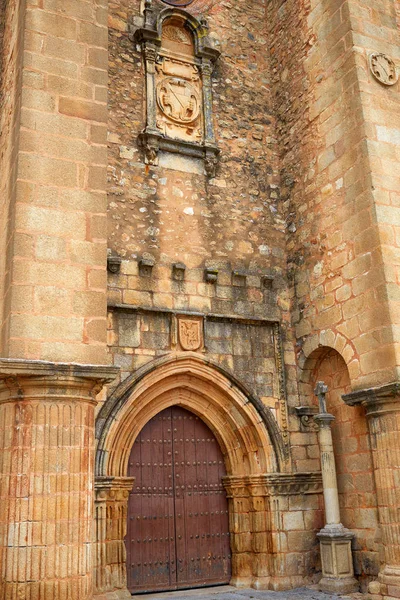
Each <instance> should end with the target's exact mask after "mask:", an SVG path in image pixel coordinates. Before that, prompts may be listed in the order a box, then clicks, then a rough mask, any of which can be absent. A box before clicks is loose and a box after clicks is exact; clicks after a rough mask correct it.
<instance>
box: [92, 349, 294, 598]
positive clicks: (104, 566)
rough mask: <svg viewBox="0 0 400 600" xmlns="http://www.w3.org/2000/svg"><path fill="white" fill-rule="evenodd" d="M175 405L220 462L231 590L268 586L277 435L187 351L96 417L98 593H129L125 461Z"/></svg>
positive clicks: (130, 382) (127, 384)
mask: <svg viewBox="0 0 400 600" xmlns="http://www.w3.org/2000/svg"><path fill="white" fill-rule="evenodd" d="M175 404H176V405H180V406H182V407H184V408H186V409H188V410H190V411H191V412H193V413H194V414H196V415H198V416H199V417H200V418H201V419H202V420H203V421H204V422H205V423H206V424H207V425H208V427H210V429H211V430H212V431H213V433H214V435H215V436H216V438H217V440H218V442H219V444H220V447H221V450H222V453H223V455H224V459H225V463H226V470H227V473H228V476H227V478H226V481H225V485H226V488H227V493H228V499H229V504H230V529H231V540H232V542H231V545H232V559H233V560H232V566H233V580H232V583H234V584H236V585H241V586H250V585H253V586H254V587H268V586H269V581H270V576H271V556H270V554H271V547H272V541H271V517H270V511H269V498H268V496H269V493H270V492H269V491H268V486H270V485H271V484H270V482H269V475H268V474H275V475H273V477H275V478H276V477H277V476H278V477H279V475H280V472H282V471H286V472H287V470H288V465H289V462H288V457H287V455H285V450H284V444H283V441H282V438H281V435H280V432H279V430H278V428H277V426H276V424H275V421H274V419H273V416H272V414H270V413H269V409H267V408H265V407H264V406H263V405H262V403H261V402H260V401H259V400H258V399H257V398H254V397H252V396H251V394H249V393H247V394H246V390H245V389H244V388H243V386H241V385H240V383H239V382H237V381H235V380H234V378H233V377H232V376H228V375H227V374H226V373H224V372H223V371H222V370H221V369H220V368H219V367H217V366H215V365H213V364H211V363H210V361H208V360H207V359H205V358H204V357H203V356H202V355H199V354H196V353H191V352H185V353H182V354H176V355H174V356H172V357H171V356H168V357H166V358H163V359H161V360H158V361H155V362H154V363H153V364H152V365H150V366H149V367H147V368H146V369H143V370H140V371H137V372H136V373H135V374H134V375H132V376H131V377H130V378H128V379H127V380H125V381H124V382H123V383H122V384H121V385H120V386H119V387H118V388H117V389H116V390H115V392H114V393H113V394H112V396H111V397H110V398H109V399H108V401H107V402H106V403H105V405H104V406H103V408H102V410H101V412H100V414H99V417H98V421H97V438H98V448H97V456H96V473H97V477H96V491H97V496H96V497H97V506H96V514H97V515H99V518H98V519H97V522H96V531H97V537H96V556H97V565H96V574H95V586H96V588H97V590H96V591H97V593H98V594H105V593H108V592H112V593H113V594H115V593H116V592H118V595H119V596H120V597H123V596H124V595H125V594H128V593H127V591H126V571H125V556H126V554H125V546H124V536H125V523H126V518H127V515H126V505H127V498H128V494H129V489H130V488H131V486H132V484H133V481H132V479H129V478H127V476H126V475H127V471H128V459H129V454H130V451H131V448H132V444H133V442H134V440H135V438H136V436H137V435H138V434H139V432H140V431H141V429H142V428H143V427H144V425H145V424H146V423H147V422H148V421H149V420H150V419H151V418H152V417H153V416H155V415H156V414H157V413H159V412H160V411H162V410H164V409H165V408H167V407H169V406H172V405H175ZM282 475H284V474H283V473H282ZM100 516H102V517H101V519H102V520H101V519H100ZM118 590H119V591H118ZM114 597H115V596H114ZM126 597H128V595H126Z"/></svg>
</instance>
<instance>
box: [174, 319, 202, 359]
mask: <svg viewBox="0 0 400 600" xmlns="http://www.w3.org/2000/svg"><path fill="white" fill-rule="evenodd" d="M178 340H179V345H180V346H181V348H182V350H191V351H195V350H199V349H201V348H202V347H203V320H202V319H200V318H190V317H178Z"/></svg>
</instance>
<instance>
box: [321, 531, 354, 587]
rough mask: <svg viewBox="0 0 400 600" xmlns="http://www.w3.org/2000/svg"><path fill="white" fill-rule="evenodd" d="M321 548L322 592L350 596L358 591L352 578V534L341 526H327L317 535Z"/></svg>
mask: <svg viewBox="0 0 400 600" xmlns="http://www.w3.org/2000/svg"><path fill="white" fill-rule="evenodd" d="M317 537H318V538H319V542H320V548H321V562H322V573H323V577H322V579H321V580H320V582H319V587H320V589H321V590H322V591H324V592H333V593H336V594H350V593H351V592H357V591H358V583H357V581H356V579H355V578H354V570H353V557H352V554H351V541H352V539H353V538H354V533H353V532H351V531H349V529H346V528H345V527H343V525H341V524H339V525H331V526H329V525H327V526H325V527H324V528H323V529H321V531H320V532H319V533H318V534H317Z"/></svg>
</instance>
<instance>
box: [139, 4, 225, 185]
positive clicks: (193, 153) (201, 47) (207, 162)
mask: <svg viewBox="0 0 400 600" xmlns="http://www.w3.org/2000/svg"><path fill="white" fill-rule="evenodd" d="M172 18H173V19H174V20H176V21H179V22H181V23H182V25H183V26H184V27H185V29H187V30H188V31H189V32H190V33H191V35H192V36H193V40H194V61H195V64H196V66H197V67H198V69H199V71H200V75H201V82H202V102H203V104H202V107H203V125H202V127H203V129H204V131H203V140H202V142H201V143H200V142H199V143H197V142H191V141H187V140H180V139H175V138H170V137H167V136H165V135H164V134H163V133H161V132H160V130H159V129H158V128H157V124H156V113H157V109H156V83H155V79H156V63H157V60H158V58H159V52H160V49H161V42H162V40H161V36H162V27H163V23H164V21H165V20H167V19H172ZM133 39H134V41H135V42H136V43H138V44H139V45H140V46H141V49H142V53H143V57H144V63H145V72H146V126H145V129H144V131H143V132H142V133H141V134H140V135H139V139H138V141H139V145H140V146H141V147H142V148H143V151H144V155H145V162H146V163H147V164H150V165H157V164H158V153H159V151H160V150H164V151H168V152H173V153H179V154H183V155H186V156H189V157H193V158H200V159H203V160H204V169H205V172H206V174H207V175H208V176H209V177H213V176H214V175H215V170H216V167H217V164H218V155H219V152H220V150H219V148H218V147H217V145H216V142H215V135H214V128H213V122H212V92H211V74H212V72H213V68H214V64H215V61H216V60H217V58H218V57H219V55H220V52H219V51H218V50H216V49H215V48H214V47H213V45H212V44H211V42H210V40H209V38H208V28H207V25H206V22H205V21H204V20H203V19H201V20H198V19H196V18H195V17H193V16H192V15H190V14H189V13H188V12H186V11H184V10H182V9H179V8H165V9H162V10H160V7H159V6H157V7H153V6H152V4H151V0H147V1H146V3H145V9H144V26H143V27H142V28H140V29H137V30H136V31H135V32H134V35H133Z"/></svg>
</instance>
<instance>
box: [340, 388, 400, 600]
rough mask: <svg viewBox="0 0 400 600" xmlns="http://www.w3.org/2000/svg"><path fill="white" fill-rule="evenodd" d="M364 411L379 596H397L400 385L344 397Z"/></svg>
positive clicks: (399, 568)
mask: <svg viewBox="0 0 400 600" xmlns="http://www.w3.org/2000/svg"><path fill="white" fill-rule="evenodd" d="M343 399H344V400H345V402H346V403H347V404H349V405H350V406H354V405H357V404H362V405H363V406H364V407H365V410H366V414H367V418H368V425H369V434H370V441H371V451H372V459H373V465H374V475H375V484H376V495H377V505H378V513H379V522H380V527H381V532H382V542H383V551H384V558H385V564H384V567H383V569H382V570H381V573H380V575H379V580H380V581H381V583H382V590H381V592H382V594H384V595H385V596H393V597H399V594H400V487H399V485H400V384H397V383H395V384H389V385H385V386H381V387H379V388H370V389H367V390H360V391H357V392H353V393H351V394H347V395H346V396H343Z"/></svg>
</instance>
